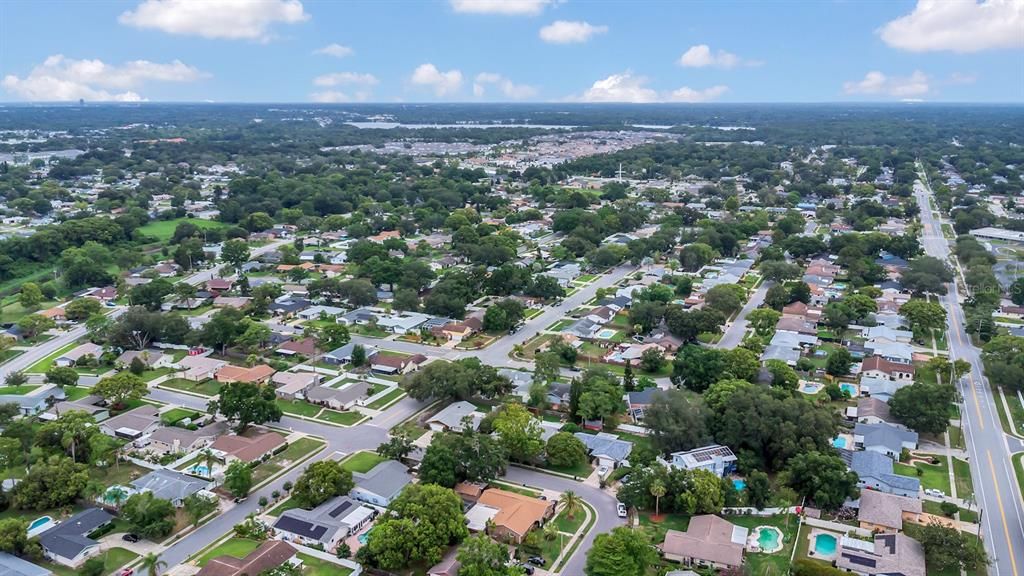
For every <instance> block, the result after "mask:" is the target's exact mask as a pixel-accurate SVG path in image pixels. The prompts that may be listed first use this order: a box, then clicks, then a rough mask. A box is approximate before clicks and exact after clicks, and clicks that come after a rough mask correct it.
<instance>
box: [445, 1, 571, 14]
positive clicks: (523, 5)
mask: <svg viewBox="0 0 1024 576" xmlns="http://www.w3.org/2000/svg"><path fill="white" fill-rule="evenodd" d="M548 4H551V0H451V5H452V9H453V10H455V11H456V12H464V13H468V14H502V15H505V16H523V15H526V16H532V15H536V14H540V13H541V12H542V11H543V10H544V7H545V6H547V5H548Z"/></svg>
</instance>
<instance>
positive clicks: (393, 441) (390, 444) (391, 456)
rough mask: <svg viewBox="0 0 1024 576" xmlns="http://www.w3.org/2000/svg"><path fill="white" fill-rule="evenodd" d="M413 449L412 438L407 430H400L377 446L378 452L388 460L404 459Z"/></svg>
mask: <svg viewBox="0 0 1024 576" xmlns="http://www.w3.org/2000/svg"><path fill="white" fill-rule="evenodd" d="M412 450H413V443H412V438H411V437H410V436H409V435H408V434H406V433H405V432H398V433H396V434H393V435H392V436H391V437H390V438H388V441H387V442H384V443H383V444H381V445H380V446H378V447H377V454H380V456H381V457H382V458H387V459H388V460H398V461H401V460H403V459H404V458H405V457H406V456H408V455H409V454H410V453H411V452H412Z"/></svg>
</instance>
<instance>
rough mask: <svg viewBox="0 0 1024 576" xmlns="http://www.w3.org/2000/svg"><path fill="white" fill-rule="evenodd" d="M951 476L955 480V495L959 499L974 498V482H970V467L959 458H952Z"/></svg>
mask: <svg viewBox="0 0 1024 576" xmlns="http://www.w3.org/2000/svg"><path fill="white" fill-rule="evenodd" d="M953 476H954V477H955V478H956V495H957V497H959V498H960V499H965V498H967V497H969V496H974V481H973V480H971V465H970V464H968V463H967V462H966V461H964V460H961V459H959V458H953Z"/></svg>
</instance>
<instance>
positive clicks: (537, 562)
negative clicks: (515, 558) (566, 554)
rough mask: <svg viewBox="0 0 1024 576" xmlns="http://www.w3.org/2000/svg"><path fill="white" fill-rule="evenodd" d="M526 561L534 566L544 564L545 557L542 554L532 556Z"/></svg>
mask: <svg viewBox="0 0 1024 576" xmlns="http://www.w3.org/2000/svg"><path fill="white" fill-rule="evenodd" d="M526 561H527V562H529V563H530V564H533V565H534V566H541V567H543V566H544V559H543V558H541V557H540V556H530V557H529V558H528V559H527V560H526Z"/></svg>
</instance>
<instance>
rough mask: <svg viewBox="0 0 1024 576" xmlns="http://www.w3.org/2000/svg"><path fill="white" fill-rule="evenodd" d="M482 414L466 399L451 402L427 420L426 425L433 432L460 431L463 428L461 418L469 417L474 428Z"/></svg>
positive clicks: (478, 423)
mask: <svg viewBox="0 0 1024 576" xmlns="http://www.w3.org/2000/svg"><path fill="white" fill-rule="evenodd" d="M481 417H482V415H481V414H480V413H479V412H477V411H476V406H474V405H472V404H470V403H469V402H466V401H461V402H453V403H451V404H449V405H448V406H445V408H444V409H443V410H441V411H440V412H438V413H437V414H434V415H433V416H431V417H430V418H429V419H428V420H427V422H426V423H427V426H429V427H430V429H431V430H433V431H434V432H462V431H463V430H464V429H465V426H464V424H463V420H464V419H465V418H469V419H470V420H471V424H470V425H471V426H472V428H473V429H474V430H476V428H477V426H479V425H480V419H481Z"/></svg>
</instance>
